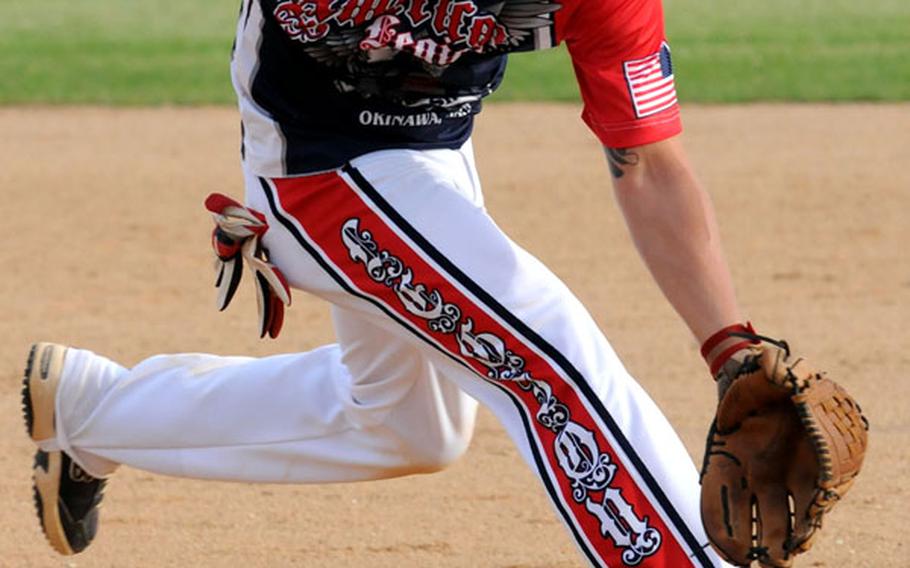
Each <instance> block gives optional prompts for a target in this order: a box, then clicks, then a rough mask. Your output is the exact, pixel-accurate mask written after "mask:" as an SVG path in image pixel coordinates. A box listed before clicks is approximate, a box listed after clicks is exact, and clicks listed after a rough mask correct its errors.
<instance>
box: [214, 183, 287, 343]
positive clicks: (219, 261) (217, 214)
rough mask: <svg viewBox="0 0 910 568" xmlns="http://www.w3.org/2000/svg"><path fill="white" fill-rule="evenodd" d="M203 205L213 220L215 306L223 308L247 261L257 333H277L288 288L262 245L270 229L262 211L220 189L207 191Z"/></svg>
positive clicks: (262, 335) (227, 303)
mask: <svg viewBox="0 0 910 568" xmlns="http://www.w3.org/2000/svg"><path fill="white" fill-rule="evenodd" d="M205 207H206V209H208V210H209V211H211V212H212V217H213V218H214V220H215V228H214V230H213V231H212V248H213V249H214V250H215V257H216V261H215V271H216V274H217V276H216V278H215V288H217V290H218V298H217V306H218V310H219V311H223V310H224V309H225V308H227V307H228V305H229V304H230V303H231V300H232V299H233V298H234V293H235V292H236V291H237V287H238V285H239V284H240V279H241V278H242V276H243V264H244V261H246V263H247V266H249V268H250V271H251V272H252V273H253V277H254V278H255V280H256V303H257V305H258V308H259V337H265V336H266V334H268V335H269V337H272V338H275V337H278V334H279V333H280V332H281V326H282V324H283V323H284V307H285V306H290V305H291V288H290V286H288V282H287V279H286V278H285V277H284V274H283V273H282V272H281V270H280V269H279V268H278V267H277V266H275V265H273V264H272V263H270V262H269V258H268V253H267V251H266V250H265V249H264V248H263V247H262V243H261V238H262V236H263V235H265V233H266V232H267V231H268V230H269V225H268V223H266V220H265V215H263V214H262V213H260V212H259V211H256V210H255V209H250V208H249V207H246V206H244V205H241V204H240V203H238V202H237V201H235V200H233V199H231V198H230V197H228V196H226V195H222V194H220V193H213V194H211V195H209V196H208V198H207V199H206V200H205Z"/></svg>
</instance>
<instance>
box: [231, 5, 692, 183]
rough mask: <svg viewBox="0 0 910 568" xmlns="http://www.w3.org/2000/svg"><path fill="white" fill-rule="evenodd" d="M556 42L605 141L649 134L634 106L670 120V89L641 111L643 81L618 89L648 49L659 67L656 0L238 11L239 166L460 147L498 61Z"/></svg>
mask: <svg viewBox="0 0 910 568" xmlns="http://www.w3.org/2000/svg"><path fill="white" fill-rule="evenodd" d="M617 6H621V7H623V10H618V9H615V7H617ZM654 6H656V7H657V9H656V10H655V9H654ZM618 16H619V17H618ZM642 22H644V23H645V25H644V26H643V25H642ZM563 39H564V40H565V41H566V42H567V44H568V46H569V50H570V53H571V54H572V57H573V63H574V64H575V68H576V72H577V73H578V74H579V79H580V84H581V87H582V95H583V96H584V97H585V102H586V111H585V112H586V115H585V120H586V121H587V122H588V123H589V125H591V127H592V129H594V131H595V132H596V133H597V134H598V135H599V136H601V138H602V139H606V138H611V137H614V136H618V135H616V134H614V133H621V132H626V131H629V132H632V131H637V132H636V135H637V136H638V137H639V138H641V133H642V132H650V131H651V130H649V127H648V125H649V124H651V123H653V122H655V121H654V120H644V121H642V119H646V118H647V116H650V115H651V114H657V113H656V112H655V113H650V114H647V115H646V114H644V113H641V112H640V109H642V108H644V109H651V108H654V109H657V111H658V112H660V113H661V116H660V117H659V119H660V120H661V121H662V124H666V123H667V122H668V121H669V120H671V119H675V114H674V113H675V92H674V94H673V98H672V101H670V99H666V101H670V102H669V103H667V104H665V100H664V98H657V99H655V97H651V100H656V101H657V103H654V102H651V103H650V106H648V104H649V99H648V96H649V92H647V87H649V83H642V82H641V81H640V80H639V79H638V78H637V77H632V80H633V81H638V83H636V84H637V85H643V86H644V88H645V89H644V91H643V90H642V88H639V90H638V91H636V89H634V88H630V85H631V83H630V84H628V85H627V84H626V83H625V82H623V81H624V80H628V79H629V77H626V78H625V79H623V77H624V75H623V73H624V71H623V70H624V69H630V67H629V65H630V64H633V65H634V64H636V61H639V60H640V61H647V59H641V58H643V57H645V58H646V57H648V56H651V55H652V53H655V50H657V49H664V50H665V53H666V58H667V61H668V66H667V68H669V59H668V58H669V48H667V47H664V46H665V44H664V43H663V25H662V17H661V13H660V3H659V0H623V2H619V1H618V0H585V2H581V1H580V0H563V1H562V2H561V3H556V1H555V0H244V3H243V5H242V8H241V12H240V18H239V22H238V27H237V39H236V42H235V49H234V56H233V61H232V66H231V70H232V77H233V82H234V87H235V89H236V91H237V94H238V98H239V103H240V108H241V117H242V121H243V152H244V160H245V162H246V164H247V167H249V168H250V169H252V170H253V171H254V172H255V173H257V174H259V175H265V176H270V177H282V176H293V175H301V174H308V173H315V172H319V171H326V170H330V169H335V168H338V167H340V166H342V165H343V164H344V163H345V162H347V161H348V160H350V159H352V158H355V157H357V156H359V155H362V154H365V153H368V152H371V151H375V150H381V149H388V148H413V149H431V148H457V147H460V146H461V145H462V144H463V143H464V142H465V141H466V140H467V139H468V137H469V136H470V134H471V129H472V125H473V118H474V115H475V114H477V113H478V112H479V111H480V107H481V100H482V99H483V97H485V96H487V95H489V94H490V93H492V92H493V91H494V90H495V89H496V88H497V87H498V86H499V84H500V82H501V81H502V78H503V73H504V70H505V65H506V57H507V55H506V54H507V53H509V52H515V51H527V50H532V49H543V48H548V47H551V46H553V45H555V44H556V43H557V42H558V41H560V40H563ZM636 58H638V59H636ZM632 69H634V67H633V68H632ZM646 71H647V69H646ZM662 81H663V83H661V84H662V85H666V84H667V81H669V84H670V86H671V87H672V75H668V77H664V78H663V79H662ZM655 84H657V83H655ZM630 96H631V97H632V99H630V98H629V97H630ZM660 97H664V95H663V94H660ZM595 107H597V108H595ZM626 107H628V109H627V108H626ZM598 108H599V109H607V110H606V111H604V112H598V111H597V109H598ZM636 109H638V110H636ZM667 109H671V110H672V111H673V112H672V113H670V114H669V115H668V114H666V113H664V112H663V111H664V110H667ZM627 110H628V112H626V111H627ZM671 115H672V116H671ZM677 122H678V120H677ZM642 128H644V129H645V130H642ZM666 130H667V129H666V128H664V129H663V131H666ZM663 134H666V132H663ZM605 137H606V138H605Z"/></svg>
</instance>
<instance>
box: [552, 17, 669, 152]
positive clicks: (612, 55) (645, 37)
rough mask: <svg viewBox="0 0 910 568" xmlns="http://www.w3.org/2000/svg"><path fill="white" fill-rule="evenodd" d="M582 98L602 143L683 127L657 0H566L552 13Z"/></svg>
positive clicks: (624, 143) (652, 137) (624, 142)
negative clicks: (570, 59)
mask: <svg viewBox="0 0 910 568" xmlns="http://www.w3.org/2000/svg"><path fill="white" fill-rule="evenodd" d="M556 39H557V41H565V42H566V45H567V47H568V48H569V54H570V55H571V57H572V65H573V66H574V68H575V76H576V77H577V79H578V85H579V87H580V89H581V97H582V100H583V102H584V111H583V112H582V119H583V120H584V121H585V123H586V124H587V125H588V127H589V128H591V130H592V131H593V132H594V134H596V135H597V137H598V138H599V139H600V141H601V142H603V144H604V146H607V147H611V148H628V147H632V146H640V145H643V144H650V143H652V142H658V141H660V140H664V139H666V138H669V137H671V136H673V135H675V134H678V133H679V132H680V131H681V130H682V122H681V121H680V118H679V105H678V104H677V101H676V86H675V83H674V77H673V64H672V61H671V59H670V47H669V45H668V44H667V41H666V37H665V36H664V18H663V7H662V6H661V1H660V0H566V2H565V4H564V5H563V9H562V10H560V11H559V12H557V13H556Z"/></svg>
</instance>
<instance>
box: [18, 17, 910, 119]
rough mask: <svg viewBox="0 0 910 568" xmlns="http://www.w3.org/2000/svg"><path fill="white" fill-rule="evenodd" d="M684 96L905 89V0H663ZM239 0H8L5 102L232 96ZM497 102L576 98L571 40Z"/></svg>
mask: <svg viewBox="0 0 910 568" xmlns="http://www.w3.org/2000/svg"><path fill="white" fill-rule="evenodd" d="M665 6H666V19H667V30H668V37H669V39H670V43H671V46H672V48H673V53H674V59H675V64H676V69H677V82H678V88H679V92H680V95H681V98H682V100H683V101H688V102H745V101H846V100H865V101H894V100H908V99H910V2H908V1H907V0H867V1H861V2H860V1H856V0H802V1H800V2H792V1H791V0H762V1H755V0H725V1H723V2H720V1H717V0H689V1H686V0H666V2H665ZM235 16H236V2H229V1H226V0H193V1H185V0H145V1H142V2H124V1H116V0H77V1H72V0H45V1H44V2H40V3H36V2H34V1H33V0H3V1H2V2H0V104H4V103H26V104H28V103H100V104H118V105H120V104H130V105H144V104H162V103H177V104H212V103H215V104H217V103H228V104H229V103H232V102H233V93H232V92H231V88H230V84H229V78H228V73H227V68H226V66H225V61H226V59H227V57H228V54H229V51H230V48H231V41H232V34H233V30H234V18H235ZM511 59H512V61H511V62H510V65H509V71H508V75H507V78H506V82H505V84H504V86H503V87H502V89H501V90H500V92H499V93H497V94H496V95H495V96H494V97H495V99H494V100H500V101H504V100H563V101H571V100H575V99H576V97H577V89H576V86H575V81H574V78H573V76H572V70H571V66H570V65H569V64H568V61H567V54H566V53H565V51H564V50H563V49H557V50H551V51H548V52H544V53H535V54H520V55H515V56H512V58H511Z"/></svg>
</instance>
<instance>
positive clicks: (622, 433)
mask: <svg viewBox="0 0 910 568" xmlns="http://www.w3.org/2000/svg"><path fill="white" fill-rule="evenodd" d="M466 170H467V171H468V172H470V171H473V169H472V166H471V164H470V157H469V156H468V155H466V154H464V153H458V152H445V151H440V152H408V151H387V152H377V153H375V154H371V155H368V156H366V157H363V158H360V159H357V160H355V161H354V162H353V165H352V167H349V168H346V169H345V170H344V171H342V172H330V173H327V174H323V175H319V176H311V177H308V178H299V179H279V180H261V185H262V193H263V197H262V198H261V199H260V198H256V197H255V196H253V197H252V199H253V200H254V202H257V201H258V203H257V206H258V207H259V208H264V209H266V211H267V214H268V215H269V222H270V224H271V225H272V226H273V230H274V229H275V227H276V226H278V227H282V228H283V229H281V230H279V231H277V232H276V234H275V237H274V239H275V240H274V241H273V242H275V243H277V244H278V246H276V247H275V248H273V249H272V252H273V258H274V259H276V262H277V263H278V264H279V265H281V266H283V267H284V266H285V265H286V264H287V263H286V262H285V261H284V260H283V257H284V256H285V255H291V254H292V253H291V251H292V250H293V245H295V244H296V246H297V247H298V248H299V249H300V250H305V251H307V253H308V254H310V255H311V256H312V257H313V258H314V259H316V261H317V263H318V264H319V265H320V267H321V268H322V269H323V270H324V271H325V273H326V274H327V275H329V277H330V278H331V279H332V280H333V281H334V282H335V283H336V285H337V286H336V288H337V291H338V292H339V293H343V294H344V295H339V293H333V292H331V291H328V292H327V293H326V294H327V296H328V297H331V298H332V301H333V302H336V303H339V304H344V305H348V306H349V307H350V308H351V309H358V307H359V308H360V309H369V310H371V311H376V310H379V311H381V312H383V313H385V314H386V316H387V317H388V321H389V324H390V325H394V326H396V327H397V329H398V330H399V333H400V332H401V331H403V332H406V333H407V334H410V335H411V336H412V338H413V341H414V343H415V344H417V345H423V346H424V348H425V349H426V351H427V353H428V354H429V355H428V356H430V357H432V358H434V359H435V360H437V363H438V366H439V368H440V369H441V370H442V372H443V373H444V374H445V376H446V377H449V378H450V379H451V380H453V381H454V382H456V384H458V386H460V387H461V388H462V389H464V390H465V391H466V392H469V393H470V394H472V395H473V396H474V397H475V398H477V399H478V400H480V401H481V402H482V403H483V404H485V405H487V406H489V407H490V408H491V409H492V410H493V411H494V412H495V413H496V415H497V417H498V418H499V419H500V420H501V421H502V423H503V424H504V425H505V427H506V429H507V430H508V431H509V433H510V435H511V436H512V437H513V439H514V440H515V442H516V444H517V445H518V446H519V448H520V449H521V451H522V454H523V455H524V457H525V459H526V460H527V461H528V463H529V464H530V465H531V466H532V467H533V468H534V469H535V471H536V472H537V473H538V475H539V476H540V479H541V481H542V482H543V485H544V487H545V489H546V491H547V492H548V494H549V495H550V497H551V498H552V501H553V504H554V506H555V508H556V509H557V511H558V513H559V514H560V516H561V517H562V519H563V520H564V521H565V523H566V525H567V526H568V528H569V530H570V532H571V533H572V535H573V537H574V538H575V540H576V542H577V543H578V545H579V547H580V548H581V549H582V551H583V553H584V554H585V556H586V557H587V558H588V560H589V561H590V562H591V563H592V564H594V565H601V566H602V565H607V564H610V565H623V564H627V565H635V564H638V563H642V562H644V563H645V564H644V565H648V564H654V565H667V566H683V565H688V564H695V565H719V561H718V560H717V557H716V556H715V555H714V554H713V553H712V552H711V551H710V549H708V548H706V547H707V542H706V539H705V537H704V534H703V531H702V530H701V523H700V519H699V513H698V480H697V474H696V471H695V468H694V466H693V464H692V461H691V459H690V458H689V456H688V454H687V452H686V450H685V448H684V447H683V445H682V443H681V442H680V440H679V438H678V437H677V435H676V434H675V432H674V431H673V429H672V428H671V427H670V425H669V424H668V423H667V421H666V419H665V418H664V417H663V415H662V414H661V412H660V411H659V409H658V408H657V407H656V406H655V405H654V403H653V402H652V401H651V399H650V398H649V397H648V396H647V395H646V394H645V393H644V392H643V391H642V389H641V388H640V387H639V386H638V385H637V383H636V382H635V381H634V380H633V379H632V378H631V377H630V376H629V375H628V373H627V372H626V371H625V369H624V368H623V366H622V365H621V363H620V362H619V360H618V359H617V357H616V355H615V354H614V352H613V351H612V349H611V348H610V346H609V344H608V343H607V341H606V339H605V338H604V337H603V335H602V334H601V332H600V331H599V329H598V328H597V326H596V325H595V323H594V322H593V320H592V319H591V317H590V316H589V314H588V313H587V312H586V310H585V309H584V308H583V306H581V304H580V303H579V302H578V301H577V299H575V298H574V297H573V296H572V294H571V293H570V292H569V291H568V290H567V289H566V288H565V286H564V285H563V284H562V283H561V282H560V281H559V280H558V279H557V278H556V277H555V276H554V275H553V274H552V273H550V272H549V271H548V270H547V269H546V268H545V267H544V266H543V265H542V264H540V263H539V262H538V261H537V260H535V259H534V258H533V257H531V256H530V255H529V254H527V253H526V252H524V251H523V250H521V249H520V247H518V246H517V245H515V243H513V242H511V241H510V240H509V239H508V238H507V237H506V236H505V235H504V234H503V233H502V232H501V231H500V230H499V228H498V227H497V226H496V225H495V223H493V221H492V220H491V219H490V218H489V216H488V215H487V214H486V213H485V211H483V209H482V207H479V206H478V203H479V201H478V199H476V198H475V197H472V194H476V193H477V191H478V188H477V187H471V186H470V185H471V184H470V183H467V182H465V183H462V181H461V180H466V179H471V178H472V176H471V175H469V173H468V174H466V173H465V171H466ZM458 172H461V173H460V174H459V173H458ZM453 173H454V174H455V175H453ZM262 204H264V205H266V207H262ZM292 241H293V242H292ZM269 246H270V248H271V247H272V245H271V244H270V245H269ZM287 258H290V256H288V257H287ZM289 270H290V274H289V277H290V278H291V279H292V280H293V278H295V277H297V276H295V275H294V267H293V266H291V267H290V268H289Z"/></svg>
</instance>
